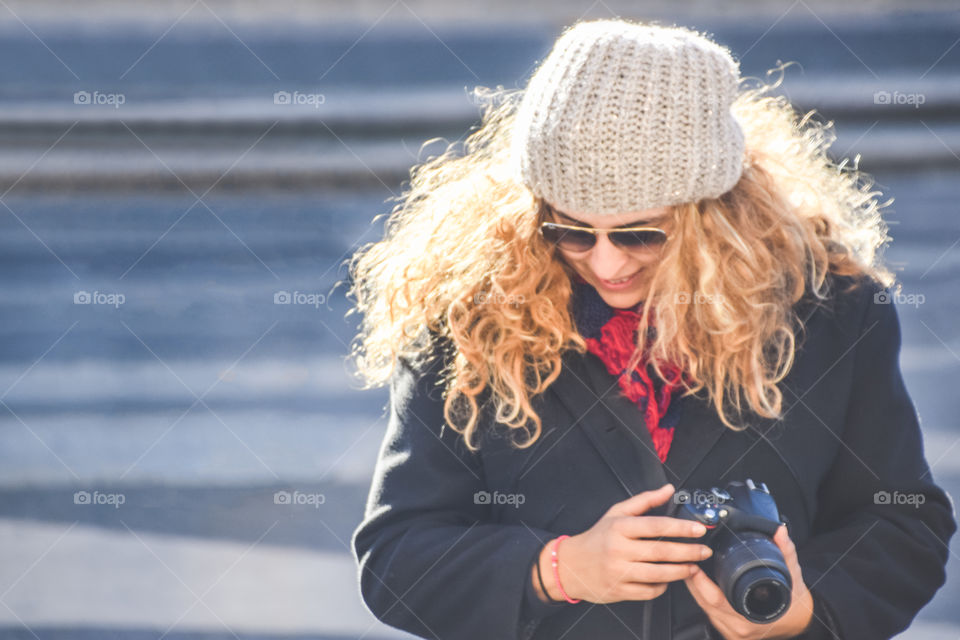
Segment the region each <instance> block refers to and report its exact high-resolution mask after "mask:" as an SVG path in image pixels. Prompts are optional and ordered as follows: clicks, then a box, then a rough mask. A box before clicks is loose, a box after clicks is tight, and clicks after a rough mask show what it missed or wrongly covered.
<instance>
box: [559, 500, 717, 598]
mask: <svg viewBox="0 0 960 640" xmlns="http://www.w3.org/2000/svg"><path fill="white" fill-rule="evenodd" d="M673 492H674V487H673V485H670V484H667V485H664V486H663V487H660V488H659V489H657V490H656V491H644V492H643V493H638V494H637V495H635V496H633V497H631V498H628V499H626V500H624V501H622V502H618V503H616V504H614V505H613V506H611V507H610V508H609V509H608V510H607V512H606V513H605V514H604V515H603V516H602V517H601V518H600V520H598V521H597V522H596V524H594V525H593V526H592V527H591V528H590V529H588V530H587V531H584V532H583V533H581V534H578V535H575V536H572V537H570V538H567V539H565V540H563V541H562V542H561V543H560V547H559V552H558V554H557V555H558V560H559V561H558V569H559V572H560V583H561V584H562V585H563V589H564V591H566V593H567V595H568V596H570V597H571V598H574V599H582V600H587V601H589V602H596V603H608V602H619V601H621V600H650V599H653V598H656V597H657V596H659V595H660V594H662V593H663V592H664V591H665V590H666V588H667V583H669V582H672V581H675V580H683V579H684V578H688V577H690V576H691V575H692V574H693V572H694V571H695V570H696V569H697V567H696V564H694V563H696V562H699V561H700V560H703V559H704V558H707V557H709V555H710V553H711V551H710V548H709V547H707V546H706V545H702V544H692V543H688V542H667V541H663V540H656V539H653V540H651V539H650V538H659V537H690V538H693V537H698V536H702V535H703V534H704V533H706V528H705V527H704V526H703V525H702V524H700V523H696V522H690V521H689V520H681V519H680V518H668V517H661V516H644V515H642V514H643V513H645V512H647V511H648V510H650V508H651V507H655V506H658V505H661V504H663V503H664V502H666V501H667V500H668V499H669V498H670V496H671V495H673ZM552 548H553V544H552V543H551V544H550V545H548V547H547V549H545V550H544V556H545V557H546V558H547V561H546V563H545V564H541V568H542V569H543V577H544V580H545V581H547V580H548V578H547V576H548V574H549V576H550V577H549V583H548V586H547V589H548V591H550V592H551V594H552V595H553V596H554V597H555V598H560V595H559V590H558V589H557V588H556V585H555V584H553V583H554V580H553V567H552V565H551V564H550V562H549V553H550V551H551V550H552Z"/></svg>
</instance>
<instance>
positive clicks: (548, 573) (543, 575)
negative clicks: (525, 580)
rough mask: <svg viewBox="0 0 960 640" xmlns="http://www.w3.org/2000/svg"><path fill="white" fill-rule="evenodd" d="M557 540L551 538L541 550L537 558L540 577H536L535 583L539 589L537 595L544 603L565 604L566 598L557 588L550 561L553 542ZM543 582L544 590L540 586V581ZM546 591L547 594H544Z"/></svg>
mask: <svg viewBox="0 0 960 640" xmlns="http://www.w3.org/2000/svg"><path fill="white" fill-rule="evenodd" d="M555 539H556V538H551V539H550V540H547V543H546V544H545V545H543V547H542V548H541V549H540V555H539V556H538V558H537V562H538V563H539V569H540V575H539V576H534V581H535V584H536V587H537V595H538V596H540V597H541V599H542V600H543V601H544V602H554V603H556V602H565V600H564V597H563V596H562V595H561V594H560V590H559V589H558V588H557V584H556V580H555V579H554V576H553V565H552V563H551V561H550V559H551V555H550V549H551V548H552V545H553V541H554V540H555ZM541 580H542V581H543V588H541V586H540V584H539V583H540V581H541ZM544 589H546V592H544Z"/></svg>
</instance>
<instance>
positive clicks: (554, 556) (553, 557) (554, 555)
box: [550, 535, 580, 604]
mask: <svg viewBox="0 0 960 640" xmlns="http://www.w3.org/2000/svg"><path fill="white" fill-rule="evenodd" d="M569 537H570V536H568V535H562V536H560V537H559V538H557V539H555V540H554V541H553V549H552V550H551V552H550V555H551V558H550V561H551V562H552V563H553V579H554V580H556V581H557V589H559V590H560V595H562V596H563V597H564V599H565V600H566V601H567V602H569V603H570V604H577V603H578V602H580V600H579V599H577V600H574V599H572V598H571V597H570V596H568V595H567V592H566V591H564V590H563V585H561V584H560V570H559V569H557V547H559V546H560V541H561V540H563V539H564V538H569Z"/></svg>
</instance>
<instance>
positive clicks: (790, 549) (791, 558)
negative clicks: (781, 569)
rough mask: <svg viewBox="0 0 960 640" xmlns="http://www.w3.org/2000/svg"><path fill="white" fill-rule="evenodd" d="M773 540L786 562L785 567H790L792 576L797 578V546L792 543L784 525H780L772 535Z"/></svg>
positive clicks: (798, 570) (798, 568) (798, 564)
mask: <svg viewBox="0 0 960 640" xmlns="http://www.w3.org/2000/svg"><path fill="white" fill-rule="evenodd" d="M773 541H774V542H775V543H776V544H777V547H778V548H779V549H780V553H782V554H783V560H784V562H786V563H787V568H788V569H790V573H791V575H792V576H793V578H794V579H796V578H798V577H799V575H800V559H799V558H798V557H797V547H796V545H794V544H793V540H791V539H790V534H789V533H788V532H787V528H786V527H785V526H783V525H780V527H779V528H778V529H777V533H776V534H775V535H774V537H773Z"/></svg>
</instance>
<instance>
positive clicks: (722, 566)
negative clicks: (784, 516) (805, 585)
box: [714, 531, 792, 623]
mask: <svg viewBox="0 0 960 640" xmlns="http://www.w3.org/2000/svg"><path fill="white" fill-rule="evenodd" d="M724 533H725V534H727V535H725V536H723V538H722V544H721V545H720V548H719V549H717V550H716V551H715V554H714V559H715V561H716V564H715V565H714V575H715V577H716V582H717V585H718V586H719V587H720V588H721V589H722V590H723V592H724V594H725V595H726V596H727V600H728V601H729V602H730V605H731V606H732V607H733V608H734V610H735V611H737V612H738V613H739V614H740V615H742V616H744V617H746V618H748V619H750V620H752V621H753V622H757V623H764V622H773V621H774V620H776V619H777V618H779V617H780V616H782V615H783V614H784V613H786V611H787V609H788V608H789V606H790V589H791V586H792V585H791V581H790V572H789V570H788V569H787V566H786V563H785V562H784V560H783V554H781V553H780V549H779V548H778V547H777V545H776V544H774V542H773V541H772V540H771V539H770V538H769V537H768V536H766V535H764V534H762V533H759V532H753V531H746V532H739V533H738V534H737V535H734V534H733V533H732V532H724Z"/></svg>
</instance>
